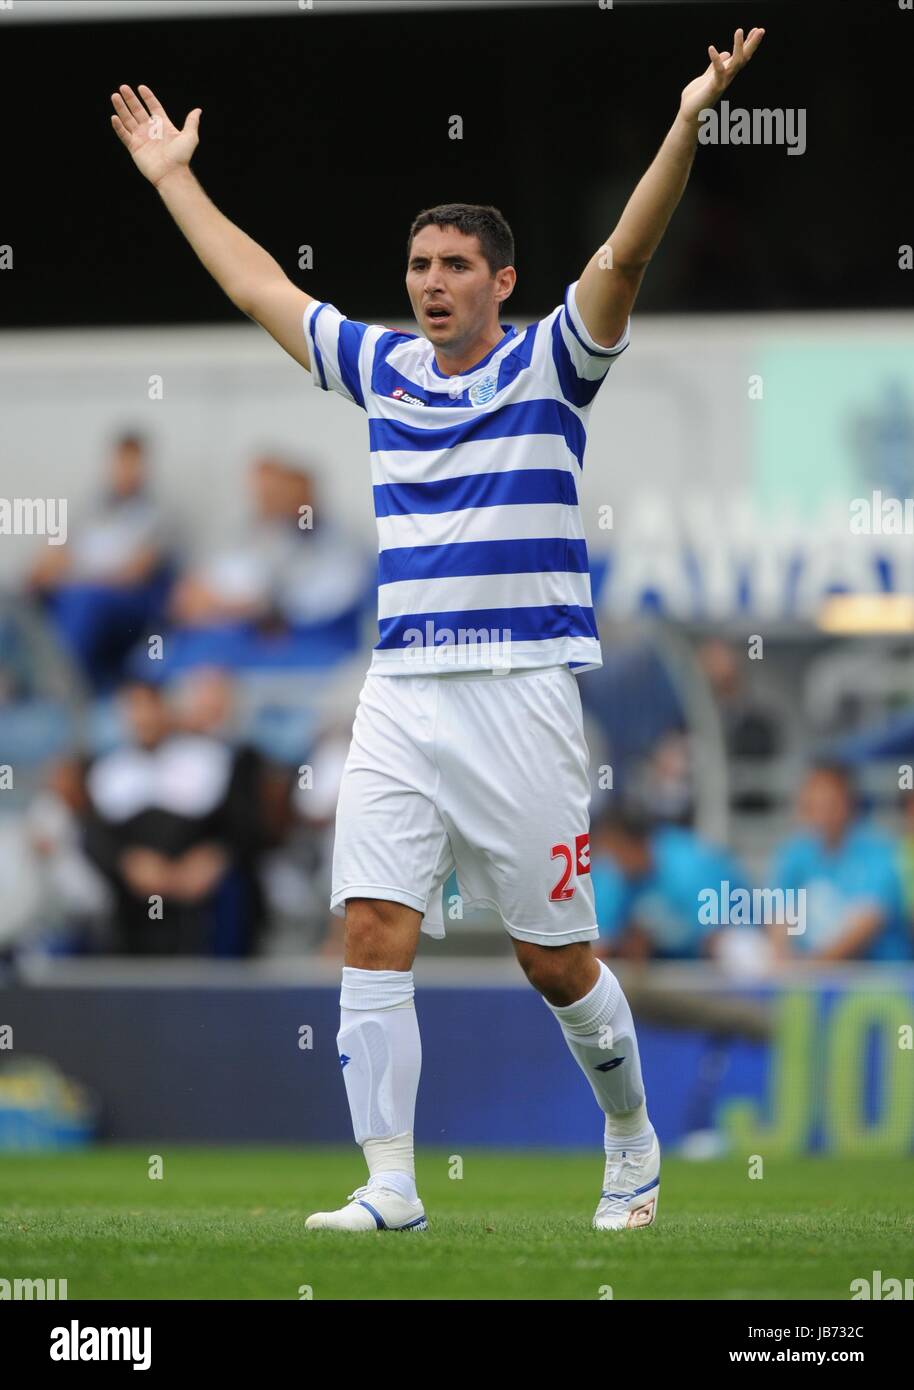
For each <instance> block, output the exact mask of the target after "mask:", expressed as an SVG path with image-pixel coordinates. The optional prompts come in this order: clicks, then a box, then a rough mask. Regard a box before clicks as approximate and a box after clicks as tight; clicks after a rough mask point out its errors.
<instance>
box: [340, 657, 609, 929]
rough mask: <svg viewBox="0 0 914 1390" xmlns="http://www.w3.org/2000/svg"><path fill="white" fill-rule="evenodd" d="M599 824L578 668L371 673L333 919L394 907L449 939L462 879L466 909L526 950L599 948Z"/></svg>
mask: <svg viewBox="0 0 914 1390" xmlns="http://www.w3.org/2000/svg"><path fill="white" fill-rule="evenodd" d="M589 818H590V776H589V771H588V752H587V743H586V740H585V738H584V727H583V713H582V709H581V696H580V692H579V690H578V683H577V678H576V677H575V676H574V675H572V673H571V671H570V670H569V669H568V667H567V666H543V667H537V668H535V669H533V670H526V671H516V670H515V671H509V672H507V673H500V672H498V673H494V672H489V671H486V672H480V671H473V672H456V673H447V674H443V675H435V676H424V675H422V676H420V675H415V676H412V675H408V676H402V675H400V676H392V675H379V674H377V673H376V672H371V671H369V673H368V675H367V676H366V678H365V684H364V686H363V687H362V693H361V695H360V697H359V706H358V709H357V711H356V716H355V722H354V724H353V729H352V744H351V746H350V749H349V756H348V757H347V759H346V764H345V767H344V769H343V779H342V784H341V787H340V799H339V805H338V807H337V813H336V837H335V842H334V850H333V886H332V894H331V899H330V908H331V911H332V912H333V913H334V914H335V915H336V916H337V917H342V916H344V914H345V900H346V899H347V898H384V899H387V900H388V901H391V902H399V903H405V904H406V905H407V906H408V907H412V908H415V909H416V911H417V912H421V913H423V914H424V917H423V922H422V930H423V931H424V932H426V933H428V934H429V935H430V936H436V937H442V936H444V916H443V913H442V902H441V900H442V892H441V890H442V888H443V886H444V883H445V882H446V880H447V878H448V877H449V875H450V874H451V872H452V870H453V869H454V868H455V867H456V870H457V884H458V888H459V890H460V896H461V899H462V907H468V908H469V907H491V908H494V909H495V910H496V911H497V912H498V913H499V915H500V916H501V920H502V923H503V925H504V927H505V929H506V931H508V933H509V934H510V935H511V936H513V937H516V938H517V940H518V941H533V942H537V943H538V944H539V945H543V946H564V945H567V944H568V943H569V942H571V941H593V940H595V939H596V937H597V936H598V935H599V933H598V929H597V925H596V920H597V919H596V913H595V911H594V895H593V885H592V883H591V877H590V840H589V828H590V827H589ZM449 910H450V909H449Z"/></svg>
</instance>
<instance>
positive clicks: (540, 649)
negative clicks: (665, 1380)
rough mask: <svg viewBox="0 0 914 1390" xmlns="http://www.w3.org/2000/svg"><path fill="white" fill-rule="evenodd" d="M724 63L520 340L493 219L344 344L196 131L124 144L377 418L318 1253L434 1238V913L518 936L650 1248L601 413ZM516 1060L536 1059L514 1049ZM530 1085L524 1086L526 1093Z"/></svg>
mask: <svg viewBox="0 0 914 1390" xmlns="http://www.w3.org/2000/svg"><path fill="white" fill-rule="evenodd" d="M763 34H764V30H762V29H753V30H752V31H751V33H750V34H749V36H748V38H746V39H744V37H743V32H742V30H737V32H736V34H735V36H734V40H733V51H732V53H729V52H724V53H718V52H717V50H716V49H715V48H713V47H712V48H710V49H709V50H708V51H709V54H710V59H711V61H710V63H709V65H708V67H707V69H706V71H705V72H704V73H703V74H702V76H700V77H698V78H696V79H695V80H694V81H693V82H690V83H689V85H688V86H687V87H686V88H685V89H684V91H683V92H682V96H681V102H680V106H679V111H678V114H677V116H676V119H675V121H674V122H673V125H672V127H671V129H670V131H669V133H668V134H667V136H666V138H665V139H664V141H663V144H662V145H661V147H660V150H659V152H658V154H657V156H656V158H655V159H654V161H653V163H652V164H651V166H650V168H649V169H648V170H647V172H646V173H645V175H644V176H643V178H642V179H641V181H640V183H639V184H638V186H637V188H636V189H635V191H634V193H633V194H632V196H631V198H630V199H629V202H628V203H627V205H626V207H625V210H624V212H623V213H622V216H621V218H620V220H619V223H618V225H617V226H616V229H615V231H614V232H613V233H612V235H611V237H610V238H609V240H608V242H607V243H606V244H605V245H604V246H601V247H600V248H598V250H597V251H596V252H595V253H594V255H593V256H592V257H591V259H590V261H589V262H588V263H587V265H586V266H585V268H584V270H583V272H582V274H581V276H580V279H578V280H577V281H575V282H574V283H573V284H571V285H570V286H569V287H568V289H567V291H566V293H565V297H564V301H563V303H562V304H561V305H559V306H558V307H557V308H556V309H554V310H553V311H552V313H551V314H549V315H548V316H547V317H546V318H544V319H541V320H540V321H539V322H538V323H535V324H532V325H530V327H528V328H526V329H525V330H523V331H522V332H518V331H517V330H516V329H515V328H513V327H511V326H509V325H503V324H502V323H500V321H499V313H500V310H501V306H502V304H503V303H504V302H505V300H507V299H508V297H509V296H510V294H511V291H512V290H513V288H514V284H515V280H516V273H515V270H514V267H513V264H512V263H513V260H514V243H513V238H512V235H511V231H510V229H509V227H508V225H507V223H506V222H505V219H504V218H503V217H502V216H501V214H500V213H499V212H498V211H497V210H496V209H495V208H492V207H478V206H475V205H470V204H461V203H454V204H447V205H445V206H442V207H437V208H431V209H428V210H426V211H425V212H422V213H420V214H419V216H418V217H417V218H416V219H415V221H414V222H413V225H412V228H411V230H410V234H409V243H408V254H407V267H406V288H407V292H408V294H409V299H410V304H411V306H412V310H413V313H414V314H415V317H416V321H417V323H418V325H419V328H420V330H421V332H420V334H419V335H416V334H412V333H399V332H392V331H390V330H389V329H386V328H382V327H379V326H368V325H366V324H364V323H359V322H357V321H356V320H353V319H348V318H345V317H344V316H343V315H342V314H341V313H339V311H338V310H337V309H336V308H334V306H333V305H331V304H327V303H323V302H321V301H318V300H316V299H314V298H312V296H311V295H309V294H305V293H304V291H302V290H300V289H298V288H297V287H296V286H295V285H293V284H292V282H291V281H290V280H289V279H288V278H287V276H286V275H285V274H284V272H283V271H282V269H281V268H280V266H279V265H278V264H277V262H276V261H275V260H274V259H273V258H272V256H270V255H269V254H268V253H267V252H266V251H264V250H263V249H262V248H261V247H260V246H258V245H257V244H256V243H255V242H254V241H252V240H251V238H250V237H248V236H246V235H245V233H244V232H242V231H241V230H239V228H237V227H236V226H234V225H233V224H232V223H231V222H230V221H229V220H228V219H227V218H226V217H224V216H223V215H222V213H221V212H219V211H218V209H217V208H216V207H214V205H213V204H212V203H211V202H210V200H209V199H208V198H207V196H206V194H205V193H204V191H203V189H202V188H201V187H200V184H199V183H198V182H197V180H196V179H195V177H194V175H193V174H192V173H191V171H190V168H189V165H190V160H191V156H192V155H193V152H194V149H195V148H196V145H197V140H198V128H199V122H200V114H201V113H200V110H199V108H198V109H195V110H193V111H191V113H190V114H189V116H188V117H187V120H186V121H185V123H184V127H183V129H181V130H178V129H177V128H176V127H175V126H174V125H172V123H171V122H170V121H169V119H168V116H167V115H166V113H165V111H164V109H163V107H162V105H161V103H160V102H159V101H158V100H157V99H156V97H155V95H154V93H153V92H151V91H150V89H149V88H148V87H139V88H138V93H139V95H137V94H136V93H134V92H133V91H132V90H131V88H130V87H127V86H122V87H121V88H120V90H119V91H118V92H116V93H115V94H114V95H113V96H112V98H111V100H112V102H113V104H114V109H115V115H114V116H113V117H112V124H113V126H114V129H115V132H116V133H117V135H118V136H119V138H120V139H121V140H122V141H123V143H124V144H125V145H126V147H127V149H128V150H129V151H130V154H131V155H132V157H133V160H134V162H135V164H136V165H137V167H138V168H139V170H140V172H141V173H142V174H144V175H145V177H146V178H147V179H148V180H149V181H150V182H151V183H152V184H153V185H154V186H155V188H156V189H157V191H158V193H159V196H160V197H161V199H162V201H163V202H164V204H165V206H166V208H167V209H168V211H169V212H170V214H171V215H172V217H173V218H174V220H175V221H176V222H177V224H178V226H179V227H180V229H181V231H182V232H183V233H184V235H185V236H186V237H187V240H188V241H189V242H190V244H191V246H192V247H193V249H194V251H195V252H196V254H197V256H198V257H199V259H200V260H201V261H202V262H203V264H204V266H205V267H206V269H207V270H208V271H209V272H210V273H211V274H212V275H213V276H214V277H215V279H216V281H217V282H218V283H219V285H220V286H221V287H222V289H223V290H224V291H225V293H226V294H227V295H228V296H229V298H230V299H231V300H232V302H233V303H234V304H236V305H237V306H238V308H239V309H241V310H242V311H243V312H244V313H246V314H247V315H249V317H251V318H252V319H254V320H255V321H256V322H257V323H259V324H261V325H262V326H263V327H264V328H265V329H266V330H267V332H268V333H270V334H271V335H272V336H273V337H274V338H275V339H276V341H277V342H278V343H279V344H280V345H281V346H282V347H283V348H284V349H285V350H286V351H287V352H288V353H289V354H290V355H291V356H292V357H294V358H295V360H296V361H297V362H300V363H301V365H302V366H303V367H305V368H306V369H307V370H309V371H310V372H311V374H312V378H313V380H314V382H315V384H316V385H317V386H319V387H321V389H323V390H325V391H327V390H333V391H336V392H337V393H338V394H339V395H341V396H342V397H343V398H344V399H345V400H347V401H350V402H351V403H352V404H354V405H357V406H361V407H362V409H363V410H365V412H366V413H367V415H368V424H369V448H370V454H371V482H372V485H373V492H374V500H375V512H376V515H377V523H378V533H379V543H380V582H379V589H378V609H379V633H380V641H379V642H378V644H377V646H376V647H375V649H374V652H373V655H372V661H371V666H370V669H369V671H368V673H367V675H366V678H365V683H364V685H363V688H362V692H361V695H360V699H359V705H358V709H357V712H356V717H355V722H354V725H353V735H352V744H351V748H350V752H349V757H348V759H347V762H346V766H345V770H344V774H343V781H342V786H341V790H340V798H339V806H338V810H337V823H336V841H335V848H334V863H333V885H332V895H331V902H330V906H331V909H332V911H333V912H334V913H335V914H336V915H337V916H345V935H346V948H345V949H346V954H345V965H344V968H343V982H342V991H341V997H340V1006H341V1021H340V1031H339V1035H338V1039H337V1041H338V1046H339V1052H340V1063H341V1065H342V1068H343V1078H344V1082H345V1086H346V1092H347V1096H348V1099H349V1106H350V1110H351V1113H352V1123H353V1130H354V1133H355V1138H356V1141H357V1142H358V1143H359V1144H360V1145H361V1147H362V1150H363V1152H364V1154H365V1158H366V1161H367V1165H368V1171H369V1180H368V1182H367V1183H366V1184H364V1185H363V1186H361V1187H359V1188H358V1189H357V1190H356V1191H355V1192H354V1193H352V1194H351V1196H350V1198H349V1201H348V1204H347V1205H346V1206H343V1207H341V1208H340V1209H339V1210H338V1211H331V1212H317V1213H315V1214H314V1215H312V1216H311V1217H309V1218H308V1222H307V1225H308V1227H309V1228H311V1229H315V1228H329V1229H334V1230H341V1231H374V1230H413V1231H419V1230H424V1229H425V1228H426V1226H427V1221H426V1215H425V1209H424V1207H423V1205H422V1203H421V1201H420V1199H419V1197H418V1194H417V1191H416V1183H415V1167H414V1159H413V1117H414V1112H415V1102H416V1093H417V1088H418V1084H419V1070H420V1059H421V1052H420V1041H419V1028H418V1023H417V1019H416V1013H415V1009H414V1006H413V976H412V965H413V958H414V955H415V951H416V947H417V944H418V939H419V932H420V930H424V931H426V932H427V933H429V934H430V935H432V936H439V937H440V936H442V935H443V934H444V924H443V920H442V912H441V896H442V894H441V889H442V887H443V885H444V883H445V881H446V880H447V878H448V877H449V876H450V873H451V871H452V870H453V869H454V868H455V867H456V870H457V878H458V883H459V886H460V890H461V893H462V895H463V898H464V901H465V902H467V903H468V904H470V905H474V904H476V905H487V906H490V907H492V908H494V909H496V910H497V912H498V913H499V915H500V917H501V920H502V922H503V924H504V927H505V929H506V930H507V932H508V933H509V935H510V937H511V939H512V943H513V946H514V949H515V952H516V954H517V958H518V961H519V962H520V965H521V967H522V969H523V970H524V972H525V973H526V975H527V978H528V979H529V981H530V983H531V984H532V985H533V986H534V988H535V989H536V990H538V991H539V992H540V994H542V996H543V998H544V1000H545V1001H546V1004H547V1005H548V1007H549V1008H550V1009H551V1010H552V1012H553V1014H554V1015H555V1017H556V1019H557V1020H558V1023H559V1026H560V1027H561V1030H562V1032H563V1034H564V1036H565V1039H566V1041H567V1043H568V1046H569V1048H570V1050H571V1052H572V1054H573V1056H574V1057H575V1059H576V1061H577V1062H578V1063H579V1064H580V1066H581V1068H582V1069H583V1071H584V1074H585V1075H586V1077H587V1079H588V1081H589V1083H590V1085H591V1087H592V1088H593V1092H594V1095H595V1097H596V1100H597V1104H598V1105H599V1107H600V1108H601V1110H602V1111H603V1113H604V1115H605V1141H604V1148H605V1169H604V1181H603V1189H602V1192H601V1195H600V1200H599V1204H598V1206H597V1209H596V1214H595V1216H594V1219H593V1224H594V1226H595V1227H596V1228H597V1229H599V1230H619V1229H622V1228H625V1227H640V1226H647V1225H650V1223H651V1222H652V1221H653V1220H654V1217H655V1215H656V1212H657V1200H658V1195H659V1184H660V1151H659V1146H658V1143H657V1138H656V1135H655V1133H654V1129H653V1126H652V1125H651V1122H650V1120H649V1118H648V1113H647V1109H646V1105H645V1094H644V1084H643V1081H642V1076H641V1067H640V1063H639V1058H638V1045H637V1041H636V1038H635V1029H634V1026H633V1023H632V1016H631V1011H630V1009H629V1007H628V1004H627V1002H626V1000H625V997H624V995H623V992H622V990H621V988H620V985H619V982H618V980H617V979H616V978H615V977H614V975H613V974H612V972H611V971H610V970H609V969H608V967H607V966H606V964H605V963H604V962H600V961H598V960H597V959H596V958H595V956H594V954H593V951H592V948H591V942H593V941H595V940H596V939H597V936H598V930H597V923H596V914H595V911H594V895H593V888H592V885H591V880H590V876H589V874H590V850H589V843H588V822H589V801H590V781H589V776H588V753H587V747H586V743H585V739H584V733H583V723H582V711H581V699H580V694H579V691H578V687H577V682H576V680H575V674H574V673H576V672H580V671H586V670H590V669H593V668H595V667H597V666H599V665H600V664H601V656H600V643H599V638H598V635H597V628H596V624H595V621H594V612H593V606H592V600H591V593H590V576H589V567H588V560H587V550H586V545H585V540H584V528H583V524H582V520H581V515H580V510H579V507H578V499H577V479H578V475H579V473H580V470H581V466H582V460H583V454H584V443H585V430H586V424H587V419H588V415H589V411H590V407H591V405H592V403H593V400H594V396H595V395H596V392H597V390H598V388H599V386H600V383H601V382H602V380H603V378H604V377H605V376H606V373H607V372H608V370H609V368H610V366H611V364H612V363H613V361H614V360H615V358H616V357H618V356H619V354H620V353H621V352H622V351H624V349H625V348H626V347H627V346H628V340H629V315H630V312H631V308H632V305H633V303H634V300H635V295H636V293H637V291H638V287H639V285H640V283H641V279H642V276H643V274H644V270H645V267H646V266H647V264H648V262H649V261H650V259H651V257H652V256H653V254H654V252H655V251H656V249H657V246H658V244H659V242H660V239H661V237H662V235H663V232H664V230H665V228H666V225H667V223H668V221H669V219H670V217H671V215H672V213H673V210H674V209H675V207H676V205H677V203H678V202H679V199H680V197H681V196H682V193H683V190H684V188H685V185H686V182H687V180H688V176H689V170H690V168H691V164H692V160H693V157H694V154H695V147H696V143H697V138H698V129H699V118H700V113H701V112H702V110H704V109H706V108H708V107H710V106H712V105H713V104H714V102H716V101H717V99H718V98H719V97H720V95H721V93H722V92H723V91H725V89H726V88H727V87H728V86H729V84H730V83H731V81H732V80H733V78H734V77H735V75H736V73H737V72H739V70H740V69H741V68H742V67H743V66H744V65H745V63H746V62H748V60H749V58H750V57H751V56H752V54H753V53H754V51H755V50H756V48H757V47H758V45H759V43H760V42H761V40H762V37H763ZM516 1042H517V1045H518V1047H522V1039H518V1040H516ZM517 1075H518V1077H523V1078H524V1081H525V1083H526V1084H529V1081H528V1079H527V1075H526V1073H525V1072H524V1071H523V1070H519V1071H518V1073H517Z"/></svg>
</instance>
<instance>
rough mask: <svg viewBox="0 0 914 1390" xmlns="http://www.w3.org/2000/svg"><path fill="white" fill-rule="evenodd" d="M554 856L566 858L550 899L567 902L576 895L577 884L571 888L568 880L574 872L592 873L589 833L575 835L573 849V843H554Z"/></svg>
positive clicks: (556, 901) (551, 900)
mask: <svg viewBox="0 0 914 1390" xmlns="http://www.w3.org/2000/svg"><path fill="white" fill-rule="evenodd" d="M552 858H553V859H562V860H564V868H563V869H562V875H561V878H560V879H559V881H558V883H557V884H556V885H555V887H554V888H553V890H552V892H551V893H550V894H549V901H550V902H551V903H563V902H567V900H568V899H569V898H573V897H574V890H575V885H574V884H572V885H571V887H570V888H569V886H568V880H569V879H570V878H571V875H572V873H575V874H589V873H590V835H589V833H588V834H584V835H576V836H575V837H574V849H573V850H572V848H571V845H553V846H552Z"/></svg>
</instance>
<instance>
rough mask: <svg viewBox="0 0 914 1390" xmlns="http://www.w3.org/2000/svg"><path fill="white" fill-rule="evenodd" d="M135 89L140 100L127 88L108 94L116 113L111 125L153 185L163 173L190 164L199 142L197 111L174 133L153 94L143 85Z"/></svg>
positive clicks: (198, 116)
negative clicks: (182, 127) (181, 128)
mask: <svg viewBox="0 0 914 1390" xmlns="http://www.w3.org/2000/svg"><path fill="white" fill-rule="evenodd" d="M138 90H139V93H140V96H141V97H142V99H143V100H142V101H141V100H140V97H138V96H137V95H136V93H135V92H134V91H133V89H132V88H130V87H127V86H122V87H120V88H119V89H118V91H117V92H114V93H113V94H112V97H111V104H112V105H113V107H114V110H115V112H116V113H117V114H116V115H114V116H112V117H111V124H112V126H113V127H114V132H115V134H116V135H117V137H118V139H119V140H120V141H121V143H122V144H124V145H126V146H127V149H128V150H129V151H130V154H131V157H132V159H133V162H134V164H135V165H136V167H137V168H138V169H139V171H140V173H141V174H143V176H144V177H145V178H147V179H148V180H149V182H150V183H151V184H153V186H156V185H158V184H159V183H161V181H162V179H163V178H164V177H165V175H166V174H170V173H172V171H173V170H175V169H179V168H181V167H182V165H183V166H185V167H186V166H187V165H189V164H190V161H191V157H192V155H193V153H194V150H195V149H196V148H197V141H198V140H199V126H200V115H201V109H200V107H196V108H195V109H194V110H193V111H191V113H190V115H189V116H188V117H187V120H186V121H185V122H184V129H183V130H178V128H177V127H176V126H173V125H172V123H171V121H170V120H169V119H168V116H167V114H166V111H165V108H164V106H163V105H162V103H161V102H160V101H159V100H158V98H157V97H156V95H155V93H154V92H153V91H151V90H150V88H149V87H144V86H140V87H139V89H138ZM144 102H145V105H144Z"/></svg>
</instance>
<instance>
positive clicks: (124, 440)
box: [114, 430, 146, 454]
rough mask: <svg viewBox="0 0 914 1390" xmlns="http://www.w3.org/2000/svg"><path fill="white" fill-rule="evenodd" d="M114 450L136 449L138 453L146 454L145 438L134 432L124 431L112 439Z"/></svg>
mask: <svg viewBox="0 0 914 1390" xmlns="http://www.w3.org/2000/svg"><path fill="white" fill-rule="evenodd" d="M114 447H115V448H116V449H136V450H137V452H138V453H141V454H143V453H145V452H146V437H145V435H142V434H137V433H136V431H135V430H124V431H123V433H121V434H119V435H116V436H115V439H114Z"/></svg>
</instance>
